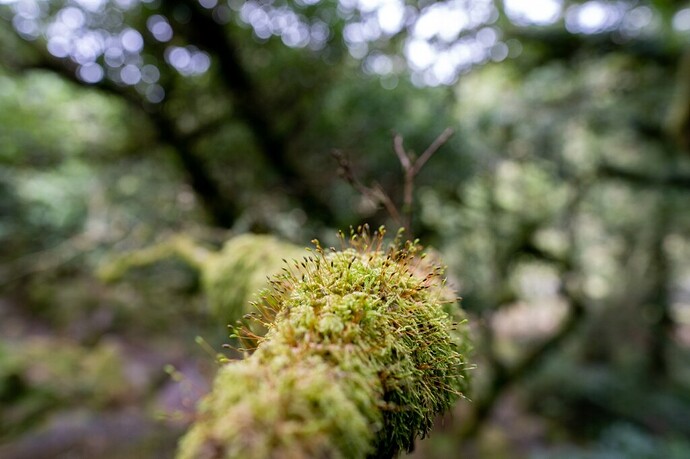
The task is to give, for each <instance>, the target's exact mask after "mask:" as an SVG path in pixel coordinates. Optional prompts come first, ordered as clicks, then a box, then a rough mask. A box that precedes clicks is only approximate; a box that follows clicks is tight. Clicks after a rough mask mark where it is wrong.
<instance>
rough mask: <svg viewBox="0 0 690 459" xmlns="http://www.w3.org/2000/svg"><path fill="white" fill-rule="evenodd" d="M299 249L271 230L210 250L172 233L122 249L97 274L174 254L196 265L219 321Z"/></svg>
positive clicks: (241, 307) (237, 310)
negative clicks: (124, 251) (145, 244)
mask: <svg viewBox="0 0 690 459" xmlns="http://www.w3.org/2000/svg"><path fill="white" fill-rule="evenodd" d="M302 253H303V249H301V248H300V247H298V246H296V245H293V244H290V243H288V242H284V241H281V240H279V239H277V238H275V237H273V236H267V235H256V234H243V235H240V236H236V237H234V238H232V239H230V240H228V241H227V242H226V243H225V245H224V246H223V248H222V249H221V250H220V251H218V252H214V251H212V250H210V249H207V248H205V247H203V246H201V245H199V244H198V243H196V242H195V241H193V240H192V239H191V238H189V237H187V236H185V235H177V236H174V237H171V238H169V239H167V240H165V241H163V242H161V243H159V244H156V245H154V246H151V247H148V248H145V249H141V250H135V251H132V252H130V253H127V254H125V255H122V256H120V257H118V258H116V259H114V260H112V261H110V262H109V263H108V264H106V265H104V266H103V267H102V268H101V270H100V273H99V274H100V277H101V278H102V279H104V280H106V281H109V282H113V281H117V280H119V279H121V278H122V277H123V276H124V275H125V274H126V273H127V272H128V271H130V270H132V269H134V268H138V267H143V266H148V265H152V264H155V263H158V262H160V261H162V260H165V259H169V258H178V259H181V260H182V261H184V262H185V263H187V264H188V265H189V266H190V267H192V268H194V269H196V270H197V271H198V272H199V274H200V276H201V280H202V285H203V289H204V293H205V294H206V295H207V297H208V303H209V308H210V310H211V313H212V314H213V315H214V316H215V317H217V318H218V319H219V320H220V321H221V322H222V323H223V325H225V324H228V323H234V322H235V321H236V320H238V319H240V318H241V317H242V316H243V315H244V314H245V313H246V312H247V309H248V307H249V306H250V302H251V301H252V300H254V299H256V298H255V297H254V294H255V293H256V292H257V291H258V290H260V289H261V288H264V287H266V286H267V285H268V281H267V277H268V276H271V275H274V274H277V273H278V272H279V271H280V269H281V268H282V267H283V265H284V261H283V260H284V259H292V258H295V257H302Z"/></svg>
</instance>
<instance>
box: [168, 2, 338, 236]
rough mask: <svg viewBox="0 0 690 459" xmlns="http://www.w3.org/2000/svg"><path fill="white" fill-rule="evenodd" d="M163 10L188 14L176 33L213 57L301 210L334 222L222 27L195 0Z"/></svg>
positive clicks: (242, 115) (244, 117)
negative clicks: (292, 155)
mask: <svg viewBox="0 0 690 459" xmlns="http://www.w3.org/2000/svg"><path fill="white" fill-rule="evenodd" d="M162 6H163V8H175V7H183V8H186V9H187V10H188V11H189V12H190V16H189V23H188V24H187V25H186V26H182V25H178V26H177V29H178V32H180V31H181V32H182V33H184V34H185V35H186V36H187V38H188V39H189V40H190V41H191V42H193V43H196V44H198V45H199V46H200V47H202V48H204V49H206V50H207V51H209V52H211V53H212V54H213V55H215V57H216V58H217V62H218V70H219V72H220V77H221V78H220V80H221V83H222V84H223V85H224V86H225V88H226V89H227V90H228V92H229V93H230V94H231V95H232V98H233V101H234V102H235V105H234V108H235V109H236V112H237V114H238V115H239V117H240V118H241V119H242V120H243V121H244V122H245V123H246V125H247V127H248V128H249V129H250V131H251V132H252V134H253V136H254V139H255V141H256V143H257V146H258V147H259V150H260V151H261V153H262V154H263V155H264V157H266V158H267V159H268V161H269V164H270V165H271V166H272V167H273V169H274V170H275V172H276V174H277V176H278V177H279V178H280V180H281V182H282V185H283V186H284V187H285V189H286V190H288V191H289V192H291V193H292V194H294V196H295V197H296V198H298V199H299V200H300V202H301V203H302V205H303V206H304V208H305V210H306V211H307V212H308V213H309V214H310V215H312V216H315V217H316V218H319V219H321V220H322V221H324V222H326V223H330V222H332V221H334V219H335V216H334V214H333V211H332V210H331V209H330V207H329V206H328V204H327V202H326V201H325V200H324V198H323V197H322V196H320V195H319V194H317V193H313V192H312V191H311V190H310V189H309V187H308V186H307V184H306V181H305V178H304V177H303V176H302V173H301V172H300V171H299V169H298V168H297V167H296V166H295V165H294V164H293V163H292V162H291V161H290V160H289V158H288V152H289V139H288V136H287V135H286V134H285V133H284V132H283V131H282V130H281V129H280V128H279V127H278V122H277V120H276V115H275V114H274V112H275V110H276V109H275V107H269V106H268V105H267V97H266V96H265V95H264V93H263V91H262V90H261V88H260V87H259V86H258V85H256V84H254V81H253V80H252V78H251V76H250V73H249V71H248V70H247V68H246V65H245V63H244V62H242V58H241V56H240V52H239V49H238V46H237V44H236V43H235V42H234V41H233V40H232V38H231V37H230V35H229V34H228V33H227V31H226V29H225V27H224V26H222V25H220V24H218V23H217V22H216V21H214V20H213V18H212V17H211V15H210V14H209V13H208V12H207V11H206V10H204V9H203V8H202V7H201V6H200V5H199V3H198V2H197V1H196V0H172V1H169V2H163V3H162Z"/></svg>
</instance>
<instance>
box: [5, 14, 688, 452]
mask: <svg viewBox="0 0 690 459" xmlns="http://www.w3.org/2000/svg"><path fill="white" fill-rule="evenodd" d="M689 45H690V4H689V3H687V2H684V1H671V0H657V1H636V0H619V1H599V0H591V1H585V2H576V1H566V0H535V1H528V0H524V1H521V0H504V1H492V0H478V1H468V0H467V1H466V0H449V1H439V2H431V1H420V2H409V1H408V2H403V1H400V0H340V1H326V0H322V1H318V0H295V1H287V0H272V1H271V0H266V1H246V2H243V1H237V0H229V1H227V2H226V1H222V0H221V1H218V0H200V1H195V0H167V1H162V0H146V1H139V0H112V1H111V0H51V1H46V0H0V456H2V457H6V458H34V459H35V458H49V457H50V458H53V457H103V458H130V457H146V458H148V457H151V458H153V457H161V458H167V457H171V456H172V455H173V454H174V451H175V447H176V442H177V439H178V438H179V436H180V435H181V434H182V433H183V432H184V430H185V428H186V426H187V425H188V423H189V422H190V420H191V419H193V413H194V404H195V402H196V400H197V399H198V398H199V397H200V396H201V395H203V394H204V393H206V392H207V391H208V390H209V384H210V380H211V378H212V377H213V374H214V373H215V369H216V368H217V366H216V363H215V353H216V352H220V351H222V347H221V346H222V344H223V343H227V342H229V338H228V330H227V328H226V323H225V322H224V321H223V320H219V319H218V317H217V316H214V315H213V314H210V313H209V310H208V304H207V303H208V298H207V296H205V295H204V291H203V282H202V280H201V276H200V273H199V271H198V270H197V269H194V267H193V266H190V265H189V263H185V262H184V260H181V259H179V258H176V257H172V256H171V257H167V256H161V257H160V259H156V263H153V262H152V263H139V264H140V265H141V266H132V267H131V269H126V270H124V272H123V273H121V275H120V276H119V277H120V279H119V280H118V282H115V283H107V282H105V280H104V279H103V276H102V275H101V276H99V272H100V273H102V271H103V266H107V265H108V263H112V262H113V260H117V259H118V257H119V256H121V255H122V254H126V253H132V251H141V250H145V249H147V248H151V247H161V244H163V245H165V244H166V243H167V242H166V241H170V240H180V237H183V238H186V239H184V240H191V241H194V243H196V244H199V245H200V246H203V247H206V248H208V249H210V250H213V249H214V248H220V247H221V245H222V244H223V243H224V242H225V241H226V240H229V239H231V238H233V237H235V236H237V235H240V234H243V233H247V232H253V233H268V234H271V235H274V236H276V237H279V238H281V239H282V240H285V241H289V242H292V243H294V244H297V245H299V246H304V247H306V246H308V245H309V244H310V243H309V241H310V240H312V239H313V238H314V237H318V238H319V239H320V240H321V241H322V243H323V244H324V245H336V243H337V242H336V239H335V234H336V230H337V229H345V230H346V229H347V228H348V227H349V226H351V225H353V226H357V225H359V224H362V223H364V222H368V223H369V224H370V225H371V226H372V227H378V225H379V224H387V225H388V227H389V228H391V229H394V228H396V227H397V225H398V224H399V223H400V221H401V220H400V219H397V220H396V219H395V218H392V215H391V212H390V209H391V205H390V204H391V203H392V204H394V206H395V208H396V209H397V210H398V211H400V212H402V213H403V214H407V213H408V211H409V213H410V214H411V215H412V216H413V220H412V225H411V233H412V234H414V235H415V236H417V237H419V238H420V239H421V241H422V243H423V244H425V245H428V246H431V247H433V248H434V249H435V250H437V251H438V253H440V254H441V255H442V258H443V260H444V263H445V264H447V265H448V272H447V274H448V276H449V278H450V280H451V281H452V283H453V284H454V286H455V287H456V288H457V290H458V292H459V294H460V295H461V296H462V298H463V307H464V309H465V310H466V311H467V313H468V317H469V320H470V323H471V325H472V333H473V339H474V347H475V349H474V353H473V355H472V361H473V362H475V363H476V369H475V370H474V374H473V391H472V393H471V394H469V398H470V399H471V401H462V402H461V403H459V404H458V406H457V407H456V409H455V410H454V412H453V413H451V414H449V415H448V416H447V417H445V418H443V419H440V420H439V421H438V422H437V428H436V429H435V430H434V432H433V433H432V436H431V437H430V438H429V439H424V440H422V441H419V442H418V443H417V448H416V450H415V451H414V452H413V453H412V457H419V458H447V457H481V458H503V457H505V458H514V457H525V458H540V457H565V458H569V457H572V458H604V457H606V458H617V457H621V458H657V457H664V458H673V457H677V458H685V457H690V423H689V422H688V420H689V419H690V261H689V260H690V241H689V240H688V234H690V212H688V210H690V206H689V205H688V197H689V195H690V50H689V49H690V48H688V46H689ZM447 128H450V129H452V130H453V132H454V135H452V136H451V137H449V138H448V139H447V141H446V142H445V143H443V145H440V147H439V148H438V150H437V152H436V154H435V155H434V156H433V158H431V159H430V160H429V161H428V162H427V163H426V164H425V165H424V168H423V170H421V171H420V172H419V174H417V176H416V177H415V181H414V200H413V202H412V207H411V208H410V207H409V205H407V204H409V202H408V203H407V204H406V199H405V197H404V193H405V176H404V172H403V170H402V168H401V164H400V162H399V158H398V157H396V154H395V151H396V148H394V146H395V145H394V143H395V142H397V144H396V145H397V147H398V150H397V151H398V152H399V151H400V148H403V149H405V150H406V151H408V152H414V153H415V154H416V155H421V154H422V152H424V151H425V149H426V148H427V147H429V146H430V145H432V144H433V142H434V140H435V139H437V138H438V137H439V135H441V133H443V132H448V131H445V130H446V129H447ZM396 135H397V137H396ZM394 140H395V142H394ZM400 142H402V147H401V143H400ZM334 152H337V153H336V155H335V158H334V155H333V153H334ZM353 185H355V186H353ZM387 198H390V200H391V202H388V201H387ZM387 204H388V205H387ZM393 214H394V213H393ZM176 238H177V239H176ZM135 264H136V263H135ZM230 282H232V280H230Z"/></svg>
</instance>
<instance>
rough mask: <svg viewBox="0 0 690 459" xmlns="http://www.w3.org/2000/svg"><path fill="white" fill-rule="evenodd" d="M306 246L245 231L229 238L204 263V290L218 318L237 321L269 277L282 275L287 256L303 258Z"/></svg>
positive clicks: (289, 257) (225, 322)
mask: <svg viewBox="0 0 690 459" xmlns="http://www.w3.org/2000/svg"><path fill="white" fill-rule="evenodd" d="M303 252H304V249H302V248H300V247H298V246H296V245H293V244H290V243H288V242H284V241H281V240H279V239H277V238H275V237H273V236H268V235H257V234H243V235H240V236H237V237H234V238H232V239H230V240H228V241H227V242H226V243H225V245H224V246H223V249H222V250H221V251H220V252H218V253H211V254H210V255H209V256H208V257H207V258H206V259H205V260H204V263H203V264H202V265H201V278H202V282H203V286H204V292H206V295H207V297H208V303H209V308H210V310H211V313H212V314H213V315H214V317H217V318H218V319H220V320H221V321H222V322H223V323H224V324H228V323H234V322H235V321H236V320H238V319H240V318H241V317H242V316H243V315H244V314H245V313H246V312H248V308H249V306H250V303H252V302H253V301H255V300H257V298H258V297H257V296H256V294H257V292H258V291H259V290H261V289H263V288H265V287H266V286H267V285H268V281H267V277H269V276H273V275H275V274H278V273H279V272H280V270H281V268H282V267H283V266H284V265H285V261H284V260H285V259H288V260H289V259H292V258H296V257H302V255H303Z"/></svg>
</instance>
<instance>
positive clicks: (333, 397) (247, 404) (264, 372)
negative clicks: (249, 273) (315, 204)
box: [178, 232, 468, 459]
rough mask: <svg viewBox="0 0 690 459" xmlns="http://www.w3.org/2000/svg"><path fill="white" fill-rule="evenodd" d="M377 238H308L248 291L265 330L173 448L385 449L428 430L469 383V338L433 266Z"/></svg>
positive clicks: (209, 451) (266, 452)
mask: <svg viewBox="0 0 690 459" xmlns="http://www.w3.org/2000/svg"><path fill="white" fill-rule="evenodd" d="M382 240H383V235H382V232H381V233H377V234H376V235H375V237H374V238H369V237H368V236H367V235H366V234H364V235H353V237H352V238H351V241H350V242H351V244H350V247H347V248H343V250H341V251H334V250H333V251H331V252H329V253H326V252H325V251H324V250H322V249H321V248H320V247H319V246H318V243H317V249H316V251H315V252H314V253H313V255H312V256H310V257H309V258H306V259H305V260H304V261H302V262H300V263H298V264H296V265H294V266H292V267H291V269H286V271H285V272H284V273H283V274H282V275H279V276H277V277H275V278H274V279H273V280H272V283H271V288H270V289H268V290H265V291H263V293H262V297H261V300H260V301H259V302H257V307H258V311H257V315H258V317H261V318H262V319H261V320H262V322H263V323H262V325H263V326H265V327H267V328H268V332H267V334H266V335H265V337H263V338H256V340H257V347H256V350H255V352H254V353H253V354H251V355H250V356H248V357H247V358H245V359H244V360H241V361H236V362H231V363H229V364H227V365H226V366H224V367H222V368H221V370H220V372H219V374H218V376H217V378H216V381H215V383H214V388H213V391H212V392H211V393H210V394H209V395H208V396H207V397H206V398H205V400H204V401H203V402H202V404H201V406H200V411H199V418H198V420H197V422H196V423H195V425H194V426H193V427H192V428H191V429H190V431H189V432H188V433H187V435H186V436H185V437H184V438H183V439H182V440H181V442H180V448H179V450H178V459H187V458H204V457H208V458H247V459H262V458H283V457H284V458H308V457H309V458H311V457H328V458H363V457H367V456H370V457H382V458H385V457H393V456H395V455H396V454H397V453H398V452H400V451H403V450H408V449H411V447H412V446H413V443H414V440H415V439H416V438H418V437H423V436H424V435H426V434H428V433H429V431H430V429H431V426H432V422H433V419H434V417H435V416H436V415H437V414H439V413H442V412H444V411H446V410H447V409H448V408H450V407H451V406H452V404H453V403H454V402H455V401H456V400H457V398H458V397H460V396H462V394H464V393H465V392H466V390H467V388H468V387H467V386H468V380H467V362H466V360H465V352H466V351H467V346H468V342H467V338H466V336H465V335H464V334H463V333H462V331H461V332H460V334H457V333H455V332H454V329H455V328H457V327H456V326H457V325H458V324H456V323H454V322H453V319H452V317H451V316H450V315H449V314H448V312H447V309H448V308H449V305H448V304H446V301H445V300H444V299H443V298H444V295H443V292H444V288H445V287H444V283H443V279H442V270H441V269H440V268H439V267H437V266H435V265H433V264H432V263H427V262H425V261H423V256H421V255H420V252H419V248H418V247H417V246H416V245H415V244H413V243H407V244H405V245H404V246H402V247H398V246H397V245H394V246H392V247H391V248H389V249H388V250H383V249H382ZM455 307H456V308H457V305H456V306H455ZM463 328H464V327H463ZM246 337H247V334H246V333H245V338H246Z"/></svg>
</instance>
